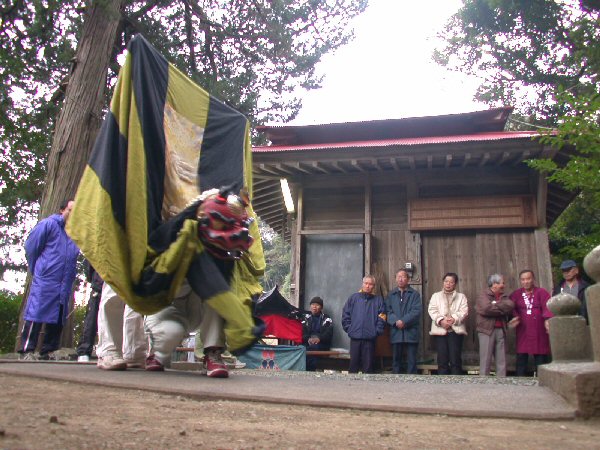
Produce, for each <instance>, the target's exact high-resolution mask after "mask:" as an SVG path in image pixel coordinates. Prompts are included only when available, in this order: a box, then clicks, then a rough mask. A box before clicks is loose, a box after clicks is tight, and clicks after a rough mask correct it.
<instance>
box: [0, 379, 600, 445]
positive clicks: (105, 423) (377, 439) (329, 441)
mask: <svg viewBox="0 0 600 450" xmlns="http://www.w3.org/2000/svg"><path fill="white" fill-rule="evenodd" d="M223 382H225V383H226V382H227V381H226V380H223ZM0 386H2V392H3V393H4V395H3V397H4V398H3V399H2V401H1V402H0V448H2V449H46V448H48V449H50V448H51V449H84V448H89V449H101V448H110V449H163V448H164V449H188V448H189V449H192V448H193V449H198V448H208V449H213V448H218V449H255V448H260V449H262V448H268V449H270V448H273V449H281V448H285V449H296V448H297V449H305V448H309V449H312V448H332V447H335V448H361V449H364V448H390V449H391V448H399V447H400V446H403V447H406V446H409V448H417V449H420V448H427V449H438V448H439V449H442V448H443V449H453V448H456V449H458V448H460V449H464V448H481V449H492V448H519V449H542V448H544V449H548V448H577V449H583V448H599V446H600V443H599V441H600V420H597V419H595V420H588V421H583V420H577V421H524V420H509V419H474V418H453V417H447V416H442V415H439V416H428V415H411V414H396V413H384V412H368V411H365V412H362V411H351V410H340V409H330V408H313V407H305V406H285V405H272V404H262V403H250V402H227V401H205V402H204V401H196V400H189V399H185V398H182V397H171V396H167V395H162V394H153V393H148V392H144V391H137V390H126V389H118V388H106V387H100V386H94V385H90V386H85V385H81V384H77V383H68V382H57V381H47V380H42V379H36V378H28V377H16V376H10V375H4V374H1V375H0Z"/></svg>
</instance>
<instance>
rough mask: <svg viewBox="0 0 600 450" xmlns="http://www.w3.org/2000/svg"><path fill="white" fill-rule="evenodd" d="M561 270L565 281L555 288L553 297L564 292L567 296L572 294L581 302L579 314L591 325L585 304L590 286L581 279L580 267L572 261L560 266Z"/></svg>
mask: <svg viewBox="0 0 600 450" xmlns="http://www.w3.org/2000/svg"><path fill="white" fill-rule="evenodd" d="M560 270H561V272H562V275H563V279H562V281H561V282H560V283H558V284H557V285H556V286H555V287H554V290H553V291H552V295H553V296H554V295H557V294H560V293H561V292H563V293H565V294H571V295H574V296H575V297H577V298H578V299H579V300H580V301H581V308H580V310H579V314H580V315H581V316H583V317H584V318H585V320H586V322H588V323H589V321H588V314H587V305H586V303H585V290H586V289H587V288H588V286H589V284H588V283H587V282H586V281H585V280H584V279H583V278H581V275H580V274H579V267H577V263H576V262H575V261H573V260H572V259H567V260H565V261H563V262H562V263H561V264H560Z"/></svg>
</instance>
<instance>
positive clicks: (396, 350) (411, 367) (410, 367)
mask: <svg viewBox="0 0 600 450" xmlns="http://www.w3.org/2000/svg"><path fill="white" fill-rule="evenodd" d="M418 347H419V344H418V343H416V342H400V343H397V344H392V373H403V372H402V366H403V364H402V360H403V353H404V350H405V349H406V373H417V348H418Z"/></svg>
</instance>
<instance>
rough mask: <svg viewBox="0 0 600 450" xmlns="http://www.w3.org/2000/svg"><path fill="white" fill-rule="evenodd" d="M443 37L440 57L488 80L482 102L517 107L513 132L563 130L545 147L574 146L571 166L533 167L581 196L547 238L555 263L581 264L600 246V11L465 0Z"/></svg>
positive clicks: (546, 136) (526, 0) (580, 5)
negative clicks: (589, 253)
mask: <svg viewBox="0 0 600 450" xmlns="http://www.w3.org/2000/svg"><path fill="white" fill-rule="evenodd" d="M442 37H444V38H445V44H444V46H443V47H442V48H440V49H438V50H437V52H436V53H435V55H434V58H435V59H436V60H437V62H439V63H440V64H442V65H445V66H447V67H449V68H452V69H455V70H460V71H463V72H467V73H471V74H475V75H478V76H480V77H483V82H482V84H481V86H480V88H479V90H478V93H477V98H478V99H479V100H480V101H483V102H486V103H488V104H490V105H494V106H498V105H507V104H508V105H513V106H515V107H516V112H517V114H518V115H519V117H520V119H519V120H517V121H516V125H514V124H513V125H512V126H513V127H515V128H521V127H523V126H524V125H525V128H529V129H531V128H532V127H534V128H540V126H546V127H552V128H557V132H556V133H555V132H552V133H550V132H547V131H542V135H543V137H542V138H541V141H542V142H543V143H544V144H547V145H551V146H554V147H557V148H563V147H565V146H568V152H565V153H566V154H568V155H570V156H569V160H568V161H567V162H566V164H561V165H559V164H557V162H555V161H552V160H549V159H545V160H536V161H529V162H528V163H529V165H530V166H531V167H533V168H535V169H537V170H539V171H541V172H544V173H546V174H547V178H548V180H550V181H553V182H557V183H559V184H561V185H562V186H564V187H565V188H566V189H567V190H570V191H573V192H580V195H579V196H578V197H577V199H576V201H575V202H574V203H573V204H572V205H571V206H570V207H569V208H567V209H566V210H565V212H564V213H563V214H562V215H561V216H560V217H559V219H558V220H557V221H556V222H555V223H554V224H553V226H552V227H551V229H550V234H549V235H550V245H551V251H552V254H553V262H554V263H558V262H560V260H561V259H565V258H573V259H577V260H579V261H581V259H582V258H583V256H584V255H585V254H586V253H587V252H589V251H590V250H591V249H592V248H593V247H595V246H596V245H598V243H600V226H599V225H598V224H599V223H600V221H599V220H598V219H599V218H600V217H599V216H598V211H600V126H599V124H598V120H599V118H600V95H599V92H600V91H599V89H598V77H599V75H600V46H599V45H598V44H597V43H598V40H599V38H600V4H599V3H598V2H590V1H581V2H555V1H545V0H465V2H464V6H463V7H462V8H461V9H460V10H459V11H458V12H457V14H455V15H454V16H453V17H452V18H451V20H450V21H449V22H448V24H447V25H446V28H445V30H444V31H443V33H442ZM527 123H530V124H531V127H527V126H526V124H527ZM541 129H542V130H544V128H543V127H542V128H541ZM555 265H556V264H555Z"/></svg>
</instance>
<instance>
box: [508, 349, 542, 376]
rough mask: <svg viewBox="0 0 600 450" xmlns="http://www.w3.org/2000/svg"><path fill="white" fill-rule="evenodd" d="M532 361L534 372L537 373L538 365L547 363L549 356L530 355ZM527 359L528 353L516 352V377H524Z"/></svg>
mask: <svg viewBox="0 0 600 450" xmlns="http://www.w3.org/2000/svg"><path fill="white" fill-rule="evenodd" d="M532 356H533V362H534V363H535V372H536V373H537V370H538V366H539V365H541V364H548V362H550V357H549V356H548V355H532ZM528 361H529V354H528V353H517V361H516V363H517V364H516V365H517V367H516V370H517V376H518V377H524V376H526V375H527V362H528Z"/></svg>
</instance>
